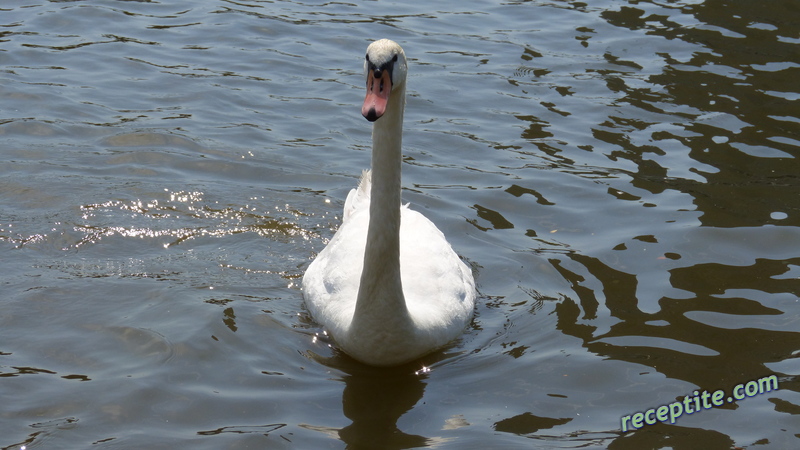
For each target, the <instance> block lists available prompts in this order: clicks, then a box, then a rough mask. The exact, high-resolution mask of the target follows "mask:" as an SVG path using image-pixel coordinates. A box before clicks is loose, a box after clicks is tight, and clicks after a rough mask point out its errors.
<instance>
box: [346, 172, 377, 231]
mask: <svg viewBox="0 0 800 450" xmlns="http://www.w3.org/2000/svg"><path fill="white" fill-rule="evenodd" d="M371 186H372V172H370V171H369V170H364V171H363V172H361V180H360V181H359V182H358V187H357V188H355V189H352V190H350V193H349V194H347V200H345V201H344V217H343V218H342V222H345V221H347V220H348V219H349V218H350V216H351V215H352V214H353V212H355V211H356V210H358V209H361V208H365V207H366V208H367V209H369V192H370V189H371Z"/></svg>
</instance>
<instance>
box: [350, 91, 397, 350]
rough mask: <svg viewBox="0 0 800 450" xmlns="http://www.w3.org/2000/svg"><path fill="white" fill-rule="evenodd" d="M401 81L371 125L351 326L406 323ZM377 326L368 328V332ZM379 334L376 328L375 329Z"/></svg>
mask: <svg viewBox="0 0 800 450" xmlns="http://www.w3.org/2000/svg"><path fill="white" fill-rule="evenodd" d="M404 109H405V83H403V84H401V85H400V86H396V87H395V89H393V90H392V93H391V95H390V97H389V101H388V104H387V108H386V111H385V112H384V114H383V116H382V117H381V118H379V119H378V120H376V121H375V123H374V124H373V128H372V190H371V192H370V205H369V214H370V216H369V230H368V232H367V245H366V249H365V252H364V269H363V270H362V272H361V282H360V284H359V290H358V298H357V301H356V309H355V315H354V317H353V324H352V326H353V327H356V328H359V327H361V328H364V327H366V328H373V327H376V326H377V327H385V328H384V332H391V331H390V329H393V330H394V331H395V332H396V331H398V328H400V329H402V328H407V327H410V324H411V319H410V316H409V314H408V309H407V307H406V302H405V297H404V296H403V285H402V283H401V281H400V206H401V194H400V193H401V182H400V172H401V164H402V134H403V110H404ZM377 331H378V330H372V332H373V333H375V332H377ZM379 334H380V333H379Z"/></svg>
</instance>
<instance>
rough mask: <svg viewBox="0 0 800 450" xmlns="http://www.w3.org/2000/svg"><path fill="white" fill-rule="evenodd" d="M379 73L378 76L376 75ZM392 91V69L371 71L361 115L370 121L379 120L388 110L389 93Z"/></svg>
mask: <svg viewBox="0 0 800 450" xmlns="http://www.w3.org/2000/svg"><path fill="white" fill-rule="evenodd" d="M375 72H377V73H378V78H376V77H375ZM390 92H392V76H391V73H390V71H388V70H383V71H379V70H376V71H370V72H369V75H367V97H366V98H365V99H364V106H362V107H361V115H362V116H364V117H365V118H366V119H367V120H369V121H370V122H375V121H376V120H378V119H379V118H380V117H381V116H382V115H383V113H385V112H386V104H387V103H389V93H390Z"/></svg>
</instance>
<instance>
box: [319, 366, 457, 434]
mask: <svg viewBox="0 0 800 450" xmlns="http://www.w3.org/2000/svg"><path fill="white" fill-rule="evenodd" d="M454 356H455V355H454V354H451V353H445V352H437V353H434V354H431V355H428V356H427V357H425V358H424V359H422V360H418V361H415V362H412V363H409V364H405V365H402V366H397V367H389V368H383V367H371V366H367V365H364V364H361V363H359V362H357V361H355V360H354V359H352V358H350V357H349V356H347V355H345V354H344V353H341V352H339V351H336V352H335V353H334V355H333V356H331V357H330V358H325V357H321V356H319V355H314V359H315V360H317V362H320V363H322V364H325V365H326V366H328V367H330V368H332V369H336V370H339V371H341V372H342V373H343V375H342V377H341V380H342V381H344V383H345V387H344V391H343V392H342V410H343V412H344V415H345V416H346V417H347V418H348V419H350V420H351V421H352V423H351V424H350V425H347V426H345V427H343V428H341V429H339V430H331V429H328V430H326V432H327V433H329V434H331V435H333V437H338V438H339V439H341V440H342V441H344V442H345V443H346V444H347V448H348V449H368V448H369V449H372V448H381V449H401V448H415V447H427V446H431V445H434V444H437V443H442V442H445V441H447V440H449V439H448V438H445V437H439V436H437V437H425V436H419V435H415V434H408V433H405V432H403V431H402V430H401V429H400V428H399V427H398V426H397V422H398V421H399V420H400V418H401V417H402V416H403V415H404V414H406V413H407V412H408V411H410V410H411V409H413V408H414V406H415V405H416V404H417V403H419V401H420V400H421V399H422V396H423V394H424V392H425V387H426V386H427V379H428V374H429V373H430V369H429V368H428V367H430V365H433V364H437V363H440V362H443V361H445V360H448V359H451V358H453V357H454Z"/></svg>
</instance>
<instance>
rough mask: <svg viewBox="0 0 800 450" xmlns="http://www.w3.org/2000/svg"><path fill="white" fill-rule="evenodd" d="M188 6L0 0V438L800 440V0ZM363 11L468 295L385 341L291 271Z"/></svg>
mask: <svg viewBox="0 0 800 450" xmlns="http://www.w3.org/2000/svg"><path fill="white" fill-rule="evenodd" d="M23 3H24V4H23ZM196 3H197V2H188V1H183V0H179V1H176V2H167V3H154V2H43V3H39V4H29V3H26V2H11V3H9V4H4V5H3V6H2V7H0V9H2V14H0V66H1V67H2V68H0V81H1V82H0V99H2V105H3V107H2V111H0V159H2V164H0V192H2V195H0V247H2V250H0V252H2V253H3V254H4V258H2V262H0V272H2V273H3V277H2V280H0V290H2V296H0V297H2V300H0V306H1V307H2V311H3V312H2V314H0V330H2V331H0V385H2V388H3V392H4V393H6V394H7V395H4V402H3V406H0V448H4V449H6V448H7V449H14V450H16V449H19V448H21V447H22V446H23V445H24V446H27V447H29V448H33V447H34V446H41V447H42V448H45V447H47V446H53V447H58V448H86V447H88V446H98V448H99V447H103V446H117V447H122V448H143V447H147V448H174V447H175V446H176V444H177V446H187V445H189V446H191V447H192V448H244V447H247V446H250V447H254V448H261V447H264V446H268V447H273V448H293V447H294V448H298V447H299V448H341V447H347V448H374V447H382V448H411V447H426V446H428V447H443V448H466V447H470V446H473V447H475V448H501V447H509V448H519V447H524V446H530V445H534V446H537V445H541V446H547V447H581V448H585V447H590V448H662V447H672V448H683V447H686V448H689V447H696V446H702V447H704V448H731V447H733V446H737V447H747V446H754V445H756V444H759V445H766V446H773V447H775V448H792V447H795V446H796V442H797V435H796V428H797V427H796V419H797V415H798V410H800V406H798V405H800V398H798V395H797V394H798V391H800V385H798V380H797V377H798V373H800V366H798V351H800V350H799V349H800V334H798V332H797V329H798V319H797V318H798V317H800V315H799V314H798V312H799V311H798V307H800V306H799V305H800V303H798V293H800V269H799V268H800V254H798V252H797V250H796V248H797V246H796V245H794V243H796V242H800V231H798V230H800V228H798V225H800V202H799V201H798V197H797V192H800V190H799V189H798V188H799V187H800V186H798V177H797V175H796V174H797V173H798V172H800V167H798V163H797V161H798V156H800V154H798V149H800V137H799V136H798V123H800V118H798V114H797V106H796V103H797V101H798V100H800V91H798V84H797V82H796V80H797V79H798V75H800V73H799V72H800V61H798V58H797V56H796V54H797V51H796V48H797V45H798V44H800V39H798V35H797V26H796V23H795V22H796V20H792V19H793V18H794V17H796V16H797V14H798V10H797V6H796V2H793V1H792V0H781V1H774V2H770V4H769V6H768V7H767V6H765V5H763V4H761V3H757V2H732V1H727V0H711V1H705V2H697V1H672V2H651V1H623V2H611V1H599V2H592V3H587V2H574V1H550V2H539V1H533V2H505V3H501V4H497V3H493V2H478V3H470V4H469V5H466V4H463V3H457V2H443V3H441V4H437V8H436V9H437V10H436V11H434V12H431V11H429V9H430V8H429V7H427V6H420V5H415V4H403V3H387V2H378V3H375V4H372V3H370V4H361V3H341V2H329V3H323V4H317V3H297V2H261V1H240V2H231V1H226V0H219V1H211V2H203V4H196ZM377 37H390V38H393V39H396V40H398V41H401V42H402V43H403V44H404V47H405V48H406V50H407V53H408V54H409V57H410V62H411V63H412V64H411V65H412V70H411V72H410V79H409V94H410V95H409V98H408V107H407V117H406V133H405V135H404V146H405V148H404V153H405V159H404V175H403V176H404V186H405V187H406V189H405V191H404V199H405V201H408V202H410V203H411V207H412V208H414V209H417V210H419V211H422V212H423V213H425V214H426V216H428V217H430V218H431V219H432V220H433V221H434V222H436V223H437V225H438V226H439V227H440V228H441V229H442V230H443V231H444V232H445V234H446V235H447V236H448V239H449V240H450V242H452V244H453V246H454V248H455V249H456V250H457V252H458V253H459V254H460V255H462V256H463V257H464V259H465V260H466V261H467V262H468V263H469V264H470V265H471V267H472V268H473V270H474V271H475V273H476V279H477V281H478V284H479V289H480V292H481V301H480V304H479V306H478V307H477V310H476V315H475V319H474V321H473V323H472V325H471V326H470V328H469V329H468V330H467V331H466V332H465V335H464V337H463V339H461V340H460V341H458V342H456V343H455V344H454V345H453V346H452V347H451V348H448V349H445V350H444V351H443V352H441V353H439V354H435V355H432V356H430V357H428V358H425V359H423V360H422V361H418V362H417V363H414V364H411V365H409V366H405V367H401V368H395V369H372V368H369V367H364V366H361V365H359V364H357V363H355V362H354V361H352V360H350V359H349V358H347V357H346V356H345V355H342V354H341V353H339V352H338V350H336V349H335V347H332V346H329V344H330V343H329V342H327V341H326V339H323V338H318V339H315V336H324V334H323V330H320V329H319V328H318V327H317V325H316V324H314V323H313V322H311V321H310V320H309V318H308V317H307V316H306V314H305V312H304V311H303V306H302V295H301V292H300V291H299V287H298V283H297V281H298V280H299V278H300V277H301V276H302V274H303V272H304V270H305V268H306V267H307V266H308V263H309V262H310V261H311V260H312V259H313V256H314V253H315V252H317V251H320V250H321V249H322V248H323V247H324V245H325V243H326V240H327V239H329V238H330V237H331V236H332V235H333V232H334V230H335V229H336V227H337V226H338V224H339V223H340V216H341V208H342V204H343V201H344V198H345V197H346V195H347V192H348V191H349V189H350V188H352V187H353V186H354V185H355V183H356V181H357V177H358V175H359V174H360V171H361V169H362V168H364V167H366V166H367V164H368V151H367V149H368V148H369V142H370V141H369V139H370V136H369V126H368V124H367V123H366V122H365V121H364V120H363V118H362V117H361V116H360V114H359V111H358V104H359V102H360V101H361V100H362V99H363V80H362V78H361V66H360V64H361V61H362V59H363V49H364V48H365V46H366V44H367V43H368V42H369V41H370V40H371V39H374V38H377ZM771 373H774V374H777V375H778V377H779V379H780V387H781V389H780V390H779V391H775V392H771V393H769V394H768V395H764V396H759V397H753V398H748V399H746V400H745V401H741V402H738V403H731V404H725V405H723V406H722V407H719V408H713V409H710V410H704V411H702V413H701V414H693V415H691V416H689V415H686V416H684V417H681V418H680V420H678V421H677V422H676V423H675V424H657V425H648V426H644V427H642V428H640V429H638V430H635V431H631V432H627V433H624V434H623V433H621V431H620V425H619V419H620V417H622V416H625V415H629V414H632V413H634V412H636V411H642V410H644V409H646V408H650V407H653V406H657V405H662V404H667V403H669V402H673V401H675V400H676V398H679V397H680V396H683V395H686V394H687V393H688V392H692V391H693V390H696V389H706V390H712V389H730V388H731V387H732V386H734V385H736V384H739V383H742V382H746V381H749V380H754V379H757V378H760V377H762V376H765V375H768V374H771Z"/></svg>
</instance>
